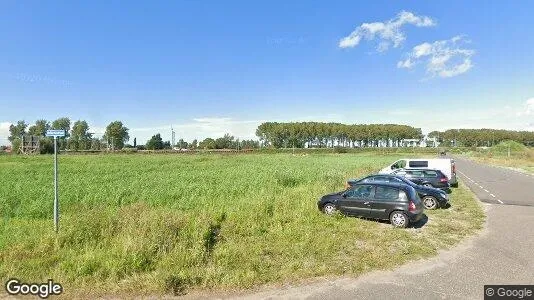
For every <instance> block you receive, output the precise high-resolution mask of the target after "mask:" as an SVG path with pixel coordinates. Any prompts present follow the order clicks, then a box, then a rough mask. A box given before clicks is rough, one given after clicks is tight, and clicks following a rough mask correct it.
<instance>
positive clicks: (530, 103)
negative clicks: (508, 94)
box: [525, 98, 534, 115]
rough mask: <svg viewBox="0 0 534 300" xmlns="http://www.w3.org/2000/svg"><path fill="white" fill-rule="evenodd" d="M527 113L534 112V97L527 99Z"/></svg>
mask: <svg viewBox="0 0 534 300" xmlns="http://www.w3.org/2000/svg"><path fill="white" fill-rule="evenodd" d="M525 114H526V115H531V114H534V98H530V99H528V100H527V101H526V110H525Z"/></svg>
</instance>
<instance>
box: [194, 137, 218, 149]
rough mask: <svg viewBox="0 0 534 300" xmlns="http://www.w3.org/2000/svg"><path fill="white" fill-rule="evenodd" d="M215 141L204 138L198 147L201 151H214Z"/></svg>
mask: <svg viewBox="0 0 534 300" xmlns="http://www.w3.org/2000/svg"><path fill="white" fill-rule="evenodd" d="M215 146H216V144H215V140H214V139H212V138H206V139H204V140H203V141H202V142H200V143H199V144H198V147H199V148H201V149H215Z"/></svg>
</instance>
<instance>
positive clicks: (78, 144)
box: [68, 120, 92, 151]
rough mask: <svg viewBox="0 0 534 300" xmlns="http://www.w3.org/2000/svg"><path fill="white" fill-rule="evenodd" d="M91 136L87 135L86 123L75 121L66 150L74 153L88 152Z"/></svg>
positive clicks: (87, 126) (87, 127) (87, 125)
mask: <svg viewBox="0 0 534 300" xmlns="http://www.w3.org/2000/svg"><path fill="white" fill-rule="evenodd" d="M91 139H92V134H91V133H89V124H87V122H86V121H80V120H78V121H76V122H74V125H73V126H72V131H71V135H70V138H69V142H68V148H69V149H71V150H74V151H77V150H89V149H90V148H91V144H92V143H91V142H92V141H91Z"/></svg>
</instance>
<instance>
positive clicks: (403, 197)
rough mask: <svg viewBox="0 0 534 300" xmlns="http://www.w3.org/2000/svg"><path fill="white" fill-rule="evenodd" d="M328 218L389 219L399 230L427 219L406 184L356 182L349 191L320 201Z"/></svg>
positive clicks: (416, 197) (330, 195)
mask: <svg viewBox="0 0 534 300" xmlns="http://www.w3.org/2000/svg"><path fill="white" fill-rule="evenodd" d="M317 206H318V208H319V210H321V211H323V212H324V213H325V214H327V215H331V214H334V213H335V212H336V211H339V212H341V213H343V214H345V215H349V216H357V217H364V218H371V219H382V220H389V221H390V222H391V224H392V225H393V226H395V227H407V226H408V225H409V224H410V223H414V222H417V221H419V220H421V218H422V217H423V212H424V206H423V204H422V202H421V200H420V199H419V196H418V195H417V192H416V191H415V189H414V188H413V187H411V186H409V185H406V184H398V183H385V182H369V183H356V184H354V185H352V186H351V187H350V188H349V189H347V190H345V191H342V192H337V193H333V194H328V195H325V196H323V197H321V199H320V200H319V201H318V202H317Z"/></svg>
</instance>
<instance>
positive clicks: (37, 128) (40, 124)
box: [28, 120, 50, 136]
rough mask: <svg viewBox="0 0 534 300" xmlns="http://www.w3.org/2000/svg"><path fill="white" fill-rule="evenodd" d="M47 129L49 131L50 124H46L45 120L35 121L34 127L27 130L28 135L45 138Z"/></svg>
mask: <svg viewBox="0 0 534 300" xmlns="http://www.w3.org/2000/svg"><path fill="white" fill-rule="evenodd" d="M48 129H50V123H48V121H47V120H37V121H35V125H32V126H30V128H28V134H29V135H35V136H45V135H46V131H47V130H48Z"/></svg>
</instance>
